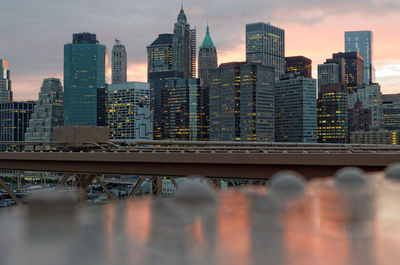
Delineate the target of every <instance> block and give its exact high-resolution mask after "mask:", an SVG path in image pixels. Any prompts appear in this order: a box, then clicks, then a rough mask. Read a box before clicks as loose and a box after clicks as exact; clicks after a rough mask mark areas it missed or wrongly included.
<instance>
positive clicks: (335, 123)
mask: <svg viewBox="0 0 400 265" xmlns="http://www.w3.org/2000/svg"><path fill="white" fill-rule="evenodd" d="M317 108H318V142H319V143H347V142H348V139H349V121H348V119H349V115H348V93H347V86H346V84H343V83H342V84H340V83H336V84H326V85H322V86H321V87H320V89H319V93H318V107H317Z"/></svg>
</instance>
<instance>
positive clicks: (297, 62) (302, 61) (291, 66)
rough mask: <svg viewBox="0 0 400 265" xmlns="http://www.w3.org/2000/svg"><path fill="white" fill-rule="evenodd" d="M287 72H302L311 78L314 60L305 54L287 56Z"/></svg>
mask: <svg viewBox="0 0 400 265" xmlns="http://www.w3.org/2000/svg"><path fill="white" fill-rule="evenodd" d="M285 72H286V73H300V75H301V76H303V77H305V78H311V77H312V61H311V60H310V59H308V58H306V57H304V56H291V57H285Z"/></svg>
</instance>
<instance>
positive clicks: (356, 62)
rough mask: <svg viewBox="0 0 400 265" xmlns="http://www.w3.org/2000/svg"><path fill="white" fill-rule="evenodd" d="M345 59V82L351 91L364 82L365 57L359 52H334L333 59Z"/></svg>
mask: <svg viewBox="0 0 400 265" xmlns="http://www.w3.org/2000/svg"><path fill="white" fill-rule="evenodd" d="M341 58H343V59H344V60H345V71H344V72H345V83H346V85H347V89H348V90H349V92H350V93H353V92H355V91H357V87H358V86H359V85H361V84H362V83H364V67H363V57H362V56H361V55H360V54H359V53H357V52H345V53H343V52H339V53H334V54H333V59H336V60H337V59H341Z"/></svg>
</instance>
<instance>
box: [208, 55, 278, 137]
mask: <svg viewBox="0 0 400 265" xmlns="http://www.w3.org/2000/svg"><path fill="white" fill-rule="evenodd" d="M274 75H275V74H274V69H273V68H272V67H267V66H264V65H261V64H256V63H246V62H233V63H225V64H221V65H220V66H219V68H218V69H216V70H212V71H211V75H210V78H211V87H210V140H212V141H249V142H253V141H258V142H273V141H274Z"/></svg>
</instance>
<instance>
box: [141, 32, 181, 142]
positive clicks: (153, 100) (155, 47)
mask: <svg viewBox="0 0 400 265" xmlns="http://www.w3.org/2000/svg"><path fill="white" fill-rule="evenodd" d="M172 46H173V35H172V34H160V35H159V36H158V37H157V39H156V40H155V41H153V42H152V43H151V44H150V45H149V46H148V47H147V60H148V69H147V77H148V82H149V83H150V105H151V110H152V111H153V115H154V116H153V123H154V128H153V136H154V140H164V139H166V138H168V135H167V130H166V128H167V125H168V124H169V113H168V109H169V101H168V98H169V94H170V89H171V88H172V87H174V85H175V82H176V79H179V78H183V72H179V71H174V70H173V66H172V65H173V59H172V58H173V56H172V54H173V52H172V50H173V49H172Z"/></svg>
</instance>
